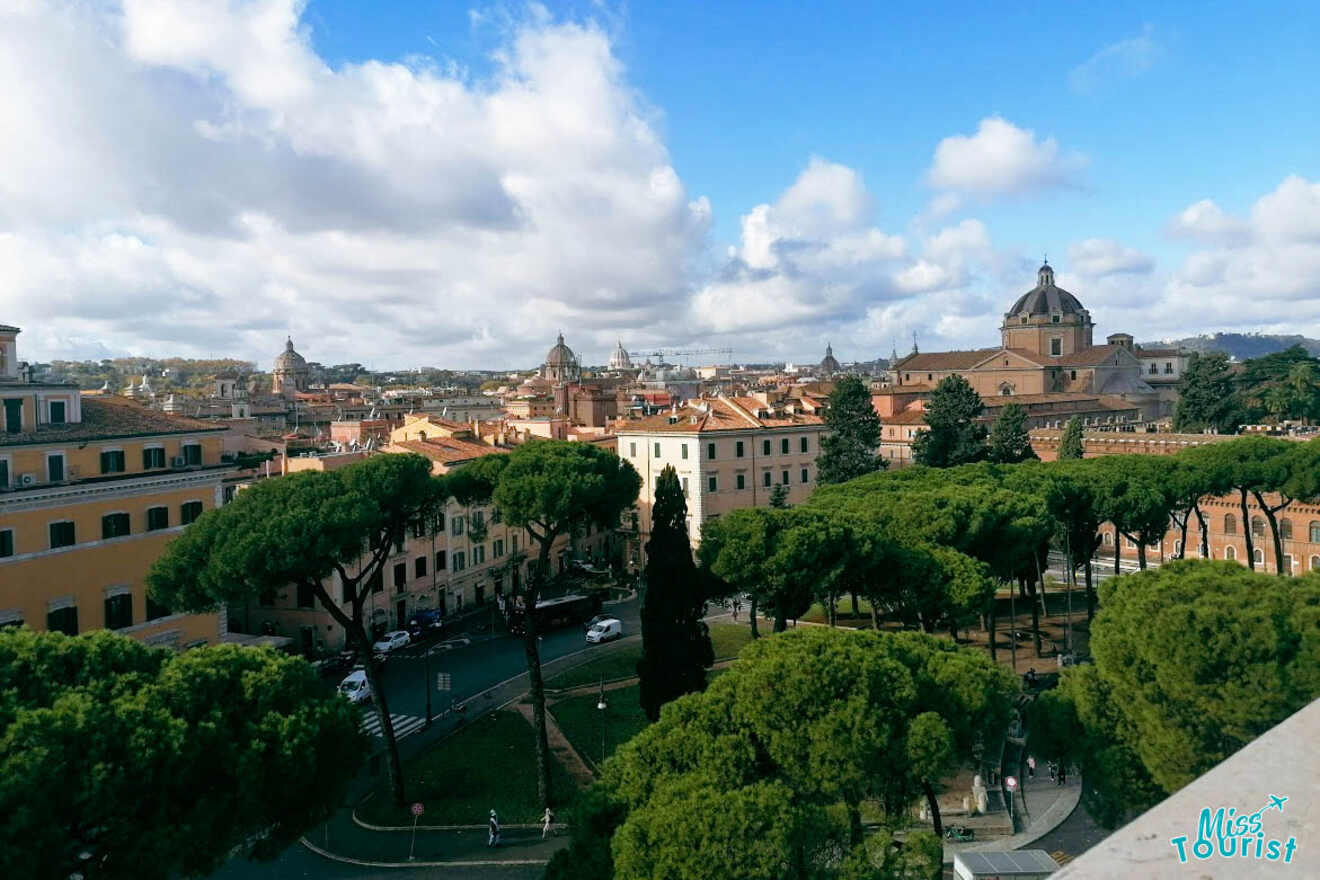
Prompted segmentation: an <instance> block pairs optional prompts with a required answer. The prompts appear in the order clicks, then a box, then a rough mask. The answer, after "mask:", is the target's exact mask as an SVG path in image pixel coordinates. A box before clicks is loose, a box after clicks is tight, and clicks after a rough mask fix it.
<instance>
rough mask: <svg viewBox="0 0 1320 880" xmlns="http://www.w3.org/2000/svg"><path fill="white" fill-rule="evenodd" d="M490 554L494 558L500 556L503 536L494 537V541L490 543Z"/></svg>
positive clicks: (502, 547) (502, 548) (502, 553)
mask: <svg viewBox="0 0 1320 880" xmlns="http://www.w3.org/2000/svg"><path fill="white" fill-rule="evenodd" d="M490 555H491V556H492V557H493V558H495V559H499V558H500V557H501V556H503V555H504V539H503V538H496V539H495V541H494V542H493V543H492V544H491V545H490Z"/></svg>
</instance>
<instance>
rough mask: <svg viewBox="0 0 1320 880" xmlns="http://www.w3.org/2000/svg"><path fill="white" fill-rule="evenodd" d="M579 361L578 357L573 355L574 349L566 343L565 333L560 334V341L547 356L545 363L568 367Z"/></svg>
mask: <svg viewBox="0 0 1320 880" xmlns="http://www.w3.org/2000/svg"><path fill="white" fill-rule="evenodd" d="M576 363H577V358H576V357H575V356H574V355H573V349H571V348H569V347H568V346H567V345H564V334H562V333H560V334H559V341H558V342H556V343H555V344H554V346H553V347H552V348H551V349H550V351H549V352H548V353H547V354H546V356H545V365H546V366H547V367H567V366H572V365H574V364H576Z"/></svg>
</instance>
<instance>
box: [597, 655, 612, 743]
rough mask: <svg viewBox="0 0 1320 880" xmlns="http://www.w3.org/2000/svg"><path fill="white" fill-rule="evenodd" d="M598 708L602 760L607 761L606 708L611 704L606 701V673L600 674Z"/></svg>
mask: <svg viewBox="0 0 1320 880" xmlns="http://www.w3.org/2000/svg"><path fill="white" fill-rule="evenodd" d="M596 708H597V709H598V710H599V711H600V762H601V764H604V763H605V710H606V709H608V708H609V704H607V703H606V702H605V673H603V672H602V673H601V674H600V697H599V698H598V699H597V700H596Z"/></svg>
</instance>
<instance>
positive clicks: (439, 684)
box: [435, 672, 450, 691]
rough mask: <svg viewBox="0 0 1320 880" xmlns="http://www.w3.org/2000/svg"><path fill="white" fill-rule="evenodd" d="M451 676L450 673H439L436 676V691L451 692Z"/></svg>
mask: <svg viewBox="0 0 1320 880" xmlns="http://www.w3.org/2000/svg"><path fill="white" fill-rule="evenodd" d="M449 676H450V673H448V672H437V673H436V674H435V689H436V690H438V691H447V690H449V685H450V678H449Z"/></svg>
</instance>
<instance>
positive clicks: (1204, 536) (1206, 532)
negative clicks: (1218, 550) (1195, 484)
mask: <svg viewBox="0 0 1320 880" xmlns="http://www.w3.org/2000/svg"><path fill="white" fill-rule="evenodd" d="M1192 510H1193V511H1195V512H1196V523H1197V525H1198V526H1200V529H1201V558H1202V559H1209V558H1210V529H1209V528H1208V527H1207V526H1206V522H1205V514H1204V513H1203V512H1202V511H1201V504H1200V502H1197V504H1196V506H1195V507H1193V508H1192Z"/></svg>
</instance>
